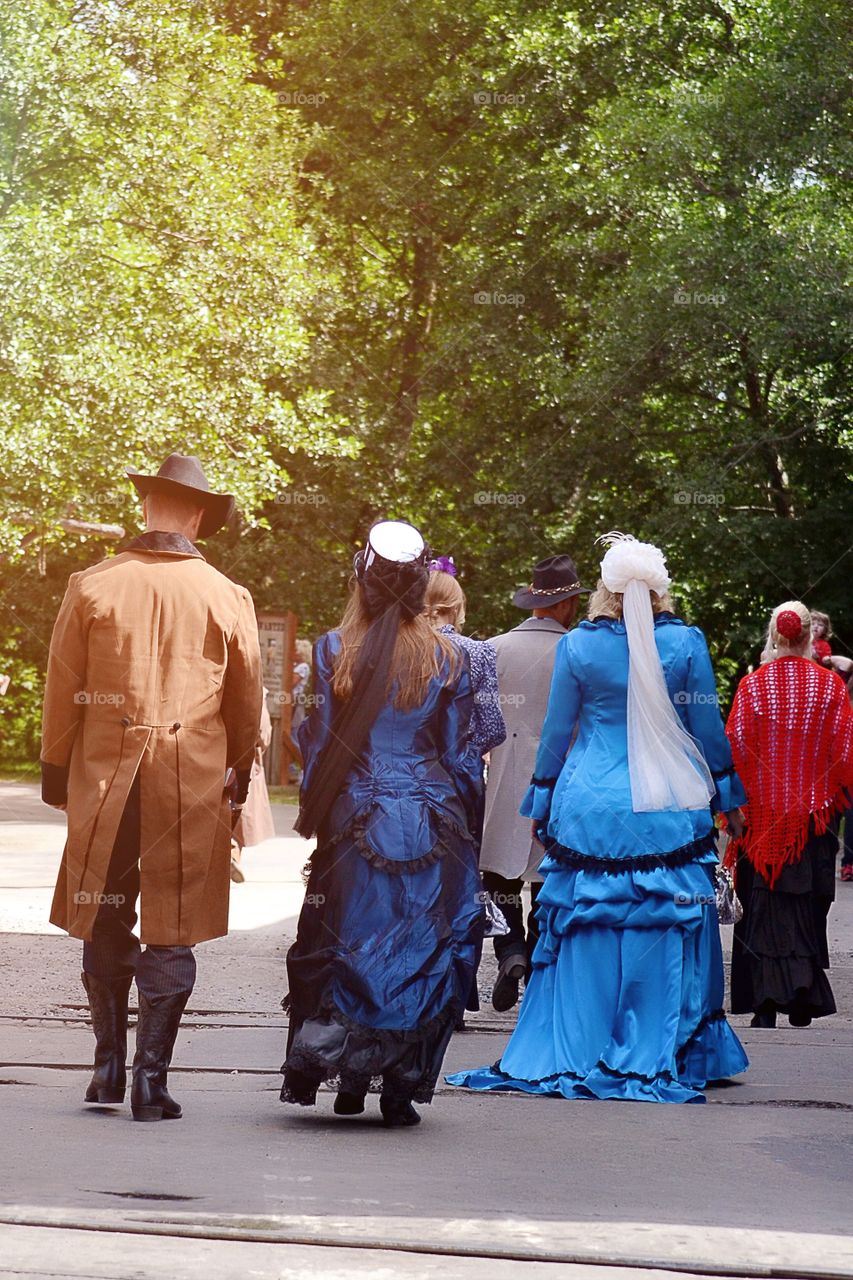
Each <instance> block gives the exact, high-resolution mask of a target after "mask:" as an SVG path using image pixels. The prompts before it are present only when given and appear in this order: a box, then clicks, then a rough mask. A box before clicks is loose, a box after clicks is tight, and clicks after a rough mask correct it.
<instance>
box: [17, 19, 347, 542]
mask: <svg viewBox="0 0 853 1280" xmlns="http://www.w3.org/2000/svg"><path fill="white" fill-rule="evenodd" d="M0 29H2V31H3V43H2V53H1V54H0V57H1V58H2V62H0V80H2V107H1V108H0V113H1V114H0V294H2V298H3V305H2V315H1V316H0V450H2V455H3V468H4V474H5V476H6V483H5V485H4V499H5V501H4V511H3V512H2V521H0V539H2V541H0V547H2V549H3V550H4V551H6V552H7V553H8V554H14V553H15V551H16V550H17V548H18V545H19V540H20V537H21V535H22V534H23V535H26V534H27V533H29V532H31V531H32V530H36V531H37V532H38V534H39V537H40V538H41V537H44V539H46V540H47V541H48V542H49V541H50V540H52V539H55V538H56V537H57V536H61V530H58V529H57V521H58V519H60V518H61V517H63V516H67V515H69V514H73V515H78V516H80V517H82V518H85V519H98V517H99V516H100V517H102V518H103V517H104V516H106V517H107V518H111V519H116V518H119V517H121V518H127V516H128V514H129V512H130V511H131V498H130V495H129V493H128V487H127V485H126V483H125V482H124V480H123V471H124V468H125V466H127V465H139V464H142V463H146V462H149V461H150V460H151V459H152V458H159V457H162V456H165V454H167V453H168V452H170V451H171V450H172V449H174V448H178V447H181V448H183V449H184V450H185V451H189V452H193V451H197V452H199V453H200V454H203V455H204V457H205V460H206V461H207V462H208V464H209V467H210V471H211V479H212V481H213V482H214V483H216V482H217V481H220V482H225V481H227V482H228V483H229V484H233V486H234V487H235V489H236V492H237V494H238V496H239V498H240V499H241V501H242V503H243V506H244V508H245V509H246V510H247V511H248V512H249V513H251V512H252V510H253V508H254V506H255V505H256V504H257V503H258V501H259V500H260V499H261V498H263V497H265V496H267V495H269V494H271V493H273V492H275V491H276V490H277V489H278V488H279V487H280V486H281V484H282V481H283V479H285V478H286V471H284V470H283V468H282V456H283V455H286V454H287V453H288V451H289V450H292V449H293V448H295V447H299V448H303V449H306V450H308V451H309V452H313V451H320V452H327V451H328V450H329V449H335V450H337V449H339V448H340V447H341V446H340V443H339V441H338V436H339V434H340V423H339V422H338V420H337V419H336V418H335V417H334V415H333V414H331V413H330V412H329V410H328V406H327V402H326V397H325V396H324V395H323V394H322V392H320V391H317V390H315V389H314V388H312V387H311V386H310V385H308V384H306V382H305V381H304V380H303V379H301V378H300V379H299V380H298V385H297V382H296V381H295V374H296V373H297V371H298V370H299V369H300V367H301V364H302V362H303V360H304V356H305V350H306V344H307V337H308V335H307V333H306V330H305V327H304V324H303V322H302V320H301V318H300V317H301V310H302V302H303V300H304V299H305V298H306V297H308V296H310V294H311V293H312V291H313V290H314V289H315V287H316V283H315V279H316V274H317V268H316V265H315V259H316V253H315V245H314V244H313V242H312V240H311V236H310V233H309V232H308V231H306V230H305V229H303V228H300V227H298V226H297V225H296V223H295V219H294V214H293V200H292V192H293V188H294V185H295V182H296V174H297V169H298V164H299V155H300V142H299V125H298V121H296V119H295V118H294V117H292V116H291V117H285V116H283V115H281V114H279V113H278V111H277V101H276V98H275V96H274V95H273V94H271V93H270V92H269V90H267V89H265V88H264V87H263V86H261V85H259V84H257V83H255V81H254V78H253V70H254V63H253V59H252V54H251V50H250V48H249V47H248V45H247V43H246V41H244V40H241V39H239V38H238V37H235V36H233V35H231V34H229V33H227V32H225V31H223V30H222V29H221V28H220V27H218V26H216V25H215V24H214V23H213V22H212V21H211V15H210V14H209V13H208V12H206V11H205V8H204V6H203V5H199V4H193V3H190V2H189V0H179V2H178V3H174V4H170V5H166V6H164V5H162V4H160V3H157V0H134V2H133V3H132V4H128V3H116V4H101V3H94V2H93V3H89V2H88V0H78V2H74V0H34V3H32V4H26V5H20V4H16V3H14V2H13V0H0Z"/></svg>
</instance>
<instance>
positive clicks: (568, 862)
mask: <svg viewBox="0 0 853 1280" xmlns="http://www.w3.org/2000/svg"><path fill="white" fill-rule="evenodd" d="M655 640H656V643H657V648H658V652H659V654H660V658H661V661H662V665H663V669H664V675H665V679H666V684H667V689H668V691H669V694H670V697H671V699H672V701H673V703H674V705H675V707H676V710H677V712H678V714H679V716H680V718H681V720H682V723H683V724H684V727H685V728H686V729H687V730H688V732H689V733H691V734H692V735H693V737H694V738H695V739H696V740H697V742H698V743H699V744H700V746H701V747H702V750H703V752H704V755H705V758H706V760H707V763H708V767H709V769H710V770H711V773H712V775H713V777H714V780H715V782H716V786H717V791H716V795H715V797H714V800H713V802H712V806H711V807H709V808H708V809H701V810H677V811H675V810H674V811H663V812H652V813H635V812H634V810H633V807H632V803H631V788H630V779H629V773H628V754H627V686H628V646H627V637H626V633H625V627H624V624H623V623H621V622H616V621H614V620H611V619H603V618H600V619H596V620H595V621H594V622H582V623H580V625H579V626H578V627H577V628H576V629H575V630H574V631H572V632H570V633H569V634H568V635H566V636H565V637H564V638H563V639H561V641H560V643H559V645H558V649H557V654H556V661H555V666H554V676H553V681H552V686H551V692H550V698H549V703H548V711H547V715H546V718H545V724H544V726H543V731H542V738H541V741H540V746H539V752H538V756H537V761H536V774H535V777H534V780H533V782H532V784H531V786H530V789H529V790H528V792H527V794H526V796H525V797H524V800H523V803H522V806H521V812H522V813H523V814H524V815H525V816H528V817H531V818H534V819H537V820H538V821H539V823H540V827H539V830H540V832H541V836H542V839H543V843H544V845H545V849H546V854H545V857H544V859H543V862H542V864H541V867H540V870H541V872H542V874H543V877H544V884H543V886H542V889H541V890H540V893H539V899H538V908H537V916H538V920H539V925H540V930H541V935H540V939H539V942H538V944H537V946H536V949H535V951H534V954H533V959H532V965H533V967H532V973H531V976H530V979H529V981H528V985H527V989H526V991H525V995H524V1000H523V1003H522V1006H521V1011H520V1014H519V1018H518V1023H517V1025H516V1029H515V1031H514V1033H513V1035H512V1038H511V1039H510V1041H509V1044H508V1045H507V1048H506V1051H505V1052H504V1054H503V1057H502V1058H501V1059H500V1061H499V1062H498V1063H496V1064H495V1065H494V1066H493V1067H484V1068H480V1069H477V1070H472V1071H461V1072H458V1073H456V1074H455V1075H452V1076H449V1077H448V1079H449V1082H450V1083H451V1084H455V1085H461V1086H464V1087H466V1088H469V1089H480V1090H502V1089H508V1090H518V1091H521V1092H524V1093H533V1094H547V1095H556V1096H558V1097H559V1096H562V1097H565V1098H600V1099H608V1098H615V1099H624V1100H629V1101H640V1102H702V1101H704V1096H703V1094H702V1089H703V1088H704V1087H705V1085H706V1084H707V1083H708V1081H711V1080H718V1079H724V1078H726V1077H728V1076H731V1075H735V1074H736V1073H738V1072H740V1071H744V1070H746V1068H747V1066H748V1065H749V1063H748V1060H747V1057H746V1054H745V1053H744V1050H743V1047H742V1046H741V1044H740V1041H739V1040H738V1038H737V1036H736V1035H735V1033H734V1032H733V1031H732V1029H731V1028H730V1027H729V1025H728V1023H727V1022H726V1019H725V1016H724V1014H723V998H724V972H723V957H722V948H721V943H720V932H719V925H718V922H717V912H716V905H715V897H714V883H713V871H714V866H715V864H716V861H717V856H716V851H715V841H714V825H713V817H712V808H713V809H719V808H722V809H723V810H728V809H731V808H736V807H737V806H738V805H740V804H742V803H743V802H744V792H743V788H742V786H741V783H740V781H739V779H738V778H737V776H736V774H735V773H734V770H733V767H732V758H731V752H730V749H729V745H728V741H727V739H726V736H725V733H724V730H723V724H722V720H721V718H720V712H719V707H718V703H717V693H716V683H715V680H714V674H713V670H712V667H711V661H710V657H709V654H708V649H707V645H706V643H705V639H704V636H703V635H702V632H701V631H699V630H698V628H695V627H688V626H686V625H685V624H684V623H683V622H681V621H680V620H679V619H677V618H674V617H673V616H672V615H671V614H660V615H658V616H657V618H656V619H655ZM575 731H576V732H577V737H576V739H575V740H574V742H573V741H572V739H573V735H574V734H575ZM567 753H568V755H567Z"/></svg>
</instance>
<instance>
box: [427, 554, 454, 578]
mask: <svg viewBox="0 0 853 1280" xmlns="http://www.w3.org/2000/svg"><path fill="white" fill-rule="evenodd" d="M429 568H430V570H431V571H432V572H433V573H449V574H450V576H451V578H455V577H456V565H455V564H454V563H453V556H436V558H435V560H430V562H429Z"/></svg>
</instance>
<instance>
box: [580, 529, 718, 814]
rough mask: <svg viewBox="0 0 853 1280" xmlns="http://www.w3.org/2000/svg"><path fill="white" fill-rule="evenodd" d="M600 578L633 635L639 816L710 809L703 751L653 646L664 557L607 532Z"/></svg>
mask: <svg viewBox="0 0 853 1280" xmlns="http://www.w3.org/2000/svg"><path fill="white" fill-rule="evenodd" d="M599 541H600V542H606V543H608V544H609V547H608V550H607V552H606V553H605V556H604V559H603V560H602V562H601V579H602V581H603V583H604V585H605V587H607V589H608V590H609V591H614V592H618V593H619V594H621V596H622V610H623V613H622V616H623V619H624V622H625V630H626V631H627V633H628V772H629V775H630V779H631V801H632V804H633V807H634V812H635V813H649V812H655V811H658V810H662V809H668V810H671V809H706V808H707V807H708V805H709V804H710V802H711V798H712V796H713V795H714V793H715V791H716V787H715V785H714V782H713V779H712V778H711V773H710V770H709V769H708V765H707V764H706V762H705V757H704V755H703V754H702V749H701V747H700V746H699V744H698V743H697V742H696V740H695V739H694V738H692V737H691V735H690V734H689V733H687V731H686V730H685V728H684V726H683V725H682V723H681V721H680V720H679V718H678V714H677V712H676V710H675V708H674V706H673V705H672V702H671V701H670V697H669V693H668V692H667V688H666V681H665V679H664V674H663V667H662V666H661V661H660V656H659V655H658V651H657V645H656V644H655V625H654V614H653V612H652V602H651V597H650V594H649V593H650V592H651V591H654V592H655V594H656V595H663V593H664V592H665V591H666V590H667V588H668V587H669V575H668V573H667V571H666V560H665V559H664V555H663V552H662V551H661V550H660V549H659V548H658V547H655V546H653V545H652V544H651V543H650V542H638V541H637V539H636V538H634V537H632V536H631V535H630V534H624V533H606V534H604V536H603V537H602V538H600V539H599Z"/></svg>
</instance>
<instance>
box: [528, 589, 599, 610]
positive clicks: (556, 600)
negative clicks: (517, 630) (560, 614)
mask: <svg viewBox="0 0 853 1280" xmlns="http://www.w3.org/2000/svg"><path fill="white" fill-rule="evenodd" d="M591 594H592V587H573V588H572V590H571V591H555V592H553V594H552V593H551V592H549V593H548V595H547V596H543V595H541V594H539V595H534V593H533V592H532V591H531V590H530V588H529V587H521V588H520V589H519V590H518V591H516V593H515V595H514V596H513V597H512V603H513V604H514V605H515V607H516V609H550V608H551V607H552V605H555V604H562V602H563V601H564V600H571V598H572V596H588V595H591Z"/></svg>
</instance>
